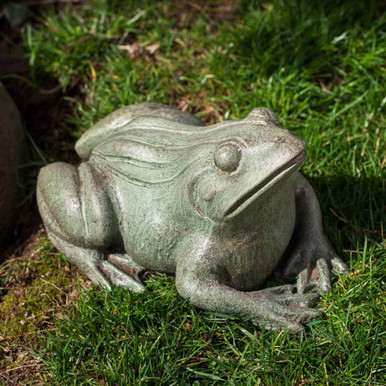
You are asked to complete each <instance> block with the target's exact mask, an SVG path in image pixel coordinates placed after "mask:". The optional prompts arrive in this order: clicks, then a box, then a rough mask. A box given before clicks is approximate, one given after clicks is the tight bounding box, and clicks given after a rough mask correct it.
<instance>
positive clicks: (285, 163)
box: [189, 108, 306, 221]
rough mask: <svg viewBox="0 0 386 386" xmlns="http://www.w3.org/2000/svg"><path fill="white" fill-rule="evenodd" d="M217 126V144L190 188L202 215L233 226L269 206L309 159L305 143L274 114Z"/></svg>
mask: <svg viewBox="0 0 386 386" xmlns="http://www.w3.org/2000/svg"><path fill="white" fill-rule="evenodd" d="M215 126H216V129H214V126H212V127H211V128H208V130H210V131H211V133H212V134H211V138H212V139H213V138H216V141H213V142H215V143H213V142H212V143H211V144H208V147H207V151H206V152H205V156H204V155H203V158H205V162H203V163H202V166H201V167H200V168H198V169H197V170H196V173H195V176H192V179H191V182H192V184H190V188H189V191H190V193H189V194H190V197H191V201H192V203H193V205H194V206H195V208H196V210H197V211H198V213H199V214H200V215H201V216H203V217H207V218H210V219H211V220H213V221H224V220H225V221H227V220H229V219H231V218H233V217H235V216H237V215H238V214H240V213H242V212H243V211H244V210H246V209H247V208H248V207H249V205H250V204H252V203H256V201H257V200H260V201H263V200H265V199H266V198H267V194H268V195H269V191H271V189H272V188H273V187H274V186H277V185H278V184H279V183H280V182H281V181H284V180H285V179H286V178H288V177H289V176H290V175H291V174H292V173H293V172H294V171H295V170H297V169H298V167H299V166H300V165H301V163H302V162H303V160H304V159H305V156H306V153H305V150H304V149H305V146H306V143H305V141H303V140H302V139H300V138H298V137H296V136H295V135H293V134H291V133H290V132H288V131H287V130H284V129H283V128H282V127H281V126H280V125H279V123H278V120H277V118H276V115H275V114H274V113H273V111H271V110H269V109H266V108H256V109H254V110H253V111H252V112H251V113H250V114H249V115H248V116H247V117H246V118H245V119H244V120H242V121H238V122H235V121H228V122H223V123H220V124H218V125H215ZM209 148H210V150H209ZM208 150H209V151H208ZM204 163H205V165H204Z"/></svg>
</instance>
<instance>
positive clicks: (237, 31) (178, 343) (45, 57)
mask: <svg viewBox="0 0 386 386" xmlns="http://www.w3.org/2000/svg"><path fill="white" fill-rule="evenodd" d="M203 3H204V2H203V1H197V2H179V3H178V2H173V1H164V2H160V1H149V0H147V1H128V2H124V1H94V2H90V3H88V2H87V4H89V5H86V2H84V4H82V3H78V2H74V4H73V5H65V6H61V7H60V8H55V9H54V8H52V9H51V8H47V12H45V13H44V14H43V15H42V16H40V17H39V19H38V22H36V20H35V21H34V22H33V23H29V24H28V23H27V24H25V25H24V26H23V28H22V38H23V47H24V53H25V55H26V57H27V58H28V76H26V77H24V78H23V79H21V80H19V81H21V82H24V83H26V84H28V85H29V87H32V88H33V89H34V90H38V91H40V92H42V93H43V94H44V93H46V95H47V92H48V93H49V92H51V93H53V94H54V95H55V101H56V102H55V106H54V107H52V106H51V105H50V104H49V103H48V104H47V106H48V107H47V115H55V120H54V122H55V125H51V126H50V127H46V128H45V130H44V131H43V130H42V129H41V128H39V127H38V125H37V124H36V120H35V121H34V120H33V119H30V120H28V119H27V120H26V129H27V132H28V134H29V135H28V137H29V145H30V148H31V154H32V160H31V161H30V162H29V163H28V164H27V165H25V166H24V168H23V171H22V172H23V175H24V187H25V191H26V193H25V194H26V197H27V198H28V199H27V198H26V199H25V200H24V201H23V202H22V203H21V208H25V209H23V210H25V211H30V212H31V205H29V206H28V207H27V206H26V205H25V202H28V200H31V199H32V200H33V197H32V196H33V192H34V183H35V180H36V175H37V171H38V169H39V167H41V166H43V165H44V164H46V163H49V162H53V161H57V160H65V161H70V162H73V163H74V164H75V163H76V162H77V159H76V156H75V153H74V151H73V150H72V149H73V144H74V143H75V141H76V139H77V138H79V136H80V135H81V134H82V133H83V132H84V131H85V130H87V128H88V127H90V126H91V125H92V124H93V123H95V122H96V121H97V120H98V119H100V118H102V117H104V116H105V115H106V114H108V113H110V112H112V111H114V110H115V109H117V108H119V107H122V106H125V105H128V104H132V103H138V102H145V101H152V102H160V103H165V104H169V105H172V106H175V107H178V108H179V109H182V110H186V111H189V112H192V113H194V114H196V115H197V116H198V117H200V118H202V119H203V120H204V121H205V122H206V123H207V124H212V123H215V122H219V121H222V120H226V119H242V118H244V117H245V116H246V115H247V114H248V112H250V111H251V110H252V108H254V107H257V106H266V107H270V108H272V109H273V110H274V111H275V112H276V113H277V115H278V117H279V120H280V122H281V123H282V125H283V126H284V127H285V128H287V129H288V130H290V131H291V132H293V133H294V134H296V135H298V136H300V137H302V138H304V139H305V140H306V141H307V142H308V147H307V152H308V157H307V159H306V161H305V162H304V164H303V166H302V169H301V171H302V173H303V174H304V175H305V176H306V177H307V178H308V179H309V181H310V182H311V183H312V185H313V187H314V188H315V190H316V192H317V195H318V197H319V199H320V203H321V206H322V211H323V222H324V226H325V230H326V233H327V235H328V237H329V239H330V241H331V243H332V245H333V246H334V248H335V249H336V251H337V253H338V254H339V256H340V257H341V258H342V259H343V260H344V261H345V262H346V263H347V264H348V265H349V267H350V273H349V274H347V275H342V276H339V277H335V279H334V284H333V287H332V290H331V291H330V292H329V293H328V294H327V295H325V296H322V297H321V300H320V303H319V305H318V308H320V309H321V310H323V312H324V314H325V316H324V317H323V318H320V319H318V320H316V321H314V322H311V323H309V324H308V325H307V328H306V332H305V333H303V334H300V335H291V334H289V333H288V332H286V331H281V332H271V331H264V330H260V329H259V328H258V327H256V326H254V325H252V324H251V323H250V322H248V321H243V320H241V319H240V318H237V317H233V318H232V317H229V316H226V315H219V314H214V313H208V312H205V311H202V310H198V309H196V308H195V307H193V306H191V305H189V303H188V302H187V301H185V300H184V299H182V298H181V297H180V296H179V295H178V293H177V291H176V289H175V285H174V278H173V277H170V276H166V275H163V274H158V273H154V274H152V275H150V276H149V278H148V279H147V285H148V288H149V291H148V292H147V293H145V294H132V293H130V292H128V291H126V290H123V289H121V288H115V289H114V290H113V291H112V292H110V293H108V292H105V291H102V290H99V289H97V288H94V287H92V286H91V288H90V285H89V282H88V281H87V280H86V279H85V278H84V277H83V276H82V275H81V274H79V273H78V272H77V270H76V269H75V268H74V267H71V266H69V264H68V262H67V261H66V259H65V257H64V256H62V255H60V254H59V253H58V252H57V251H56V250H55V249H54V248H53V247H52V246H51V245H50V243H49V241H48V240H47V238H46V236H45V233H44V231H43V230H39V231H38V232H37V233H35V234H34V236H32V238H31V239H32V240H33V241H30V242H29V243H30V245H29V244H28V243H27V244H28V245H29V247H28V248H27V250H28V253H27V254H24V255H23V256H22V257H20V258H15V257H13V256H10V257H9V259H8V260H7V261H6V262H5V264H3V265H2V266H0V287H1V288H0V291H1V292H0V296H1V297H0V336H1V337H2V338H0V384H1V382H3V384H11V382H15V384H16V383H17V382H20V383H27V384H28V383H30V382H31V383H39V382H42V383H53V384H61V385H67V384H77V385H78V384H79V385H82V384H95V385H100V384H108V385H126V384H151V385H158V384H170V385H184V384H193V385H201V384H203V385H206V384H220V383H225V384H229V385H240V384H245V385H255V384H262V385H278V384H280V385H281V384H295V385H297V384H316V385H319V384H326V385H335V384H337V385H353V384H356V385H364V384H371V385H380V384H385V382H386V381H385V378H386V377H385V373H386V366H385V364H386V351H385V345H386V343H385V342H386V339H385V335H386V328H385V327H386V323H385V319H386V310H385V304H386V297H385V272H386V267H385V262H386V259H385V257H386V252H385V247H386V242H385V238H384V208H385V197H386V191H385V190H386V188H385V167H386V161H385V148H384V145H385V104H386V97H385V92H384V90H385V88H384V84H385V51H386V43H385V16H384V14H383V13H382V8H381V5H379V4H378V2H376V1H366V2H365V1H363V2H362V1H350V2H348V1H339V0H335V1H319V2H311V1H306V0H298V1H294V0H290V1H280V0H275V1H267V2H263V3H260V2H258V1H243V2H237V1H226V2H220V1H217V2H213V1H211V2H207V4H206V5H205V6H203V5H202V4H203ZM90 4H92V5H91V6H90ZM0 80H1V79H0ZM48 87H49V89H47V88H48ZM48 95H49V94H48ZM53 110H54V112H53ZM29 122H33V124H32V123H29ZM23 205H24V206H23ZM31 213H32V212H31ZM33 215H34V216H37V215H36V212H33ZM47 283H48V284H47ZM21 347H24V349H21ZM23 355H24V356H23ZM26 357H28V358H30V359H29V360H30V361H31V362H26V360H25V358H26ZM28 363H31V368H32V367H33V366H35V367H33V369H34V371H31V373H30V376H29V378H28V377H27V378H26V377H24V378H23V377H22V375H20V378H17V377H16V375H15V376H14V374H20V373H23V372H24V374H28ZM12 369H14V371H13V370H12ZM12 377H13V378H12ZM8 382H9V383H8Z"/></svg>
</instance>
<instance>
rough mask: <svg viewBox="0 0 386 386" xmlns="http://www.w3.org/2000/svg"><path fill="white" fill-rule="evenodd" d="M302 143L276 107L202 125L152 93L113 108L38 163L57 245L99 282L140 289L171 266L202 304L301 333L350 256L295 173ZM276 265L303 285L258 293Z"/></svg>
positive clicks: (44, 210)
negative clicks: (72, 158)
mask: <svg viewBox="0 0 386 386" xmlns="http://www.w3.org/2000/svg"><path fill="white" fill-rule="evenodd" d="M305 145H306V144H305V142H304V141H303V140H302V139H300V138H298V137H296V136H294V135H292V134H291V133H289V132H288V131H287V130H284V129H283V128H282V127H281V126H280V125H279V123H278V120H277V117H276V115H275V114H274V113H273V112H272V111H271V110H269V109H266V108H256V109H254V110H253V111H252V112H251V113H250V114H249V115H248V116H247V117H246V118H245V119H244V120H241V121H226V122H222V123H218V124H216V125H213V126H208V127H205V126H204V123H203V122H202V121H201V120H199V119H198V118H196V117H194V116H192V115H190V114H187V113H183V112H181V111H178V110H176V109H173V108H170V107H168V106H164V105H160V104H156V103H144V104H139V105H132V106H128V107H125V108H122V109H120V110H117V111H116V112H114V113H112V114H110V115H108V116H107V117H106V118H104V119H103V120H101V121H100V122H98V123H97V124H96V125H94V126H93V127H91V128H90V129H89V130H88V131H87V132H86V133H85V134H84V135H83V136H82V137H81V138H80V139H79V141H78V142H77V143H76V145H75V149H76V151H77V153H78V154H79V156H80V157H81V159H82V161H83V162H82V163H81V164H80V165H79V166H78V167H77V168H76V167H74V166H71V165H68V164H65V163H60V162H59V163H54V164H51V165H48V166H46V167H44V168H43V169H42V170H41V171H40V174H39V180H38V187H37V197H38V205H39V209H40V213H41V215H42V218H43V221H44V224H45V226H46V228H47V232H48V235H49V237H50V239H51V241H52V242H53V244H54V245H55V246H56V247H57V248H58V249H59V250H60V251H61V252H63V253H64V254H65V255H66V256H67V257H68V258H69V260H70V261H71V262H73V263H75V264H76V265H77V266H78V267H79V268H80V269H82V270H83V271H84V272H85V273H86V274H87V275H88V276H89V277H90V278H91V279H92V280H93V281H94V282H96V283H98V284H99V285H101V286H103V287H106V288H111V285H120V286H125V287H127V288H129V289H131V290H133V291H143V290H144V289H145V287H144V284H143V282H142V279H143V273H144V272H145V271H146V270H155V271H162V272H171V273H175V274H176V286H177V289H178V291H179V293H180V294H181V295H182V296H183V297H185V298H189V299H190V301H191V302H192V303H193V304H195V305H196V306H198V307H200V308H203V309H206V310H211V311H218V312H222V313H227V314H238V315H241V316H243V317H246V318H250V319H251V320H252V321H253V322H254V323H256V324H259V325H261V326H265V327H267V328H274V329H276V328H285V327H287V328H288V329H289V330H291V331H294V332H297V331H300V330H302V329H303V324H304V323H306V322H308V321H310V320H313V319H315V318H316V317H318V316H319V315H320V311H318V310H315V309H313V308H312V307H313V306H314V305H315V304H316V302H317V300H318V294H317V293H318V292H326V291H328V289H329V288H330V282H331V279H330V271H331V269H335V270H336V271H338V272H341V273H342V272H346V271H347V267H346V265H345V264H344V263H343V262H342V261H341V260H340V259H339V258H338V257H337V255H336V254H335V252H334V251H333V249H332V248H331V247H330V245H329V243H328V241H327V239H326V237H325V235H324V233H323V228H322V221H321V214H320V208H319V203H318V200H317V198H316V196H315V193H314V191H313V190H312V188H311V186H310V185H309V183H308V182H307V181H306V180H305V178H304V177H302V176H301V175H300V173H299V172H298V168H299V166H300V165H301V163H302V162H303V160H304V158H305V155H306V153H305V151H304V149H305ZM275 272H280V274H281V275H282V277H284V278H285V279H291V278H294V277H298V279H297V283H296V285H283V286H278V287H274V288H268V289H264V290H258V289H259V287H261V285H262V284H263V283H264V282H265V280H266V279H267V277H268V276H269V275H270V274H272V273H275Z"/></svg>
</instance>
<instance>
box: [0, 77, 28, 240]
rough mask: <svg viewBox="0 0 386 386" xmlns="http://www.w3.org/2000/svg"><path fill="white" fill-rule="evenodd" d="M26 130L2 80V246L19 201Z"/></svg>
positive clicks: (0, 210)
mask: <svg viewBox="0 0 386 386" xmlns="http://www.w3.org/2000/svg"><path fill="white" fill-rule="evenodd" d="M24 145H25V143H24V133H23V126H22V123H21V118H20V114H19V111H18V110H17V107H16V105H15V104H14V102H13V100H12V98H11V97H10V96H9V94H8V93H7V91H6V89H5V87H4V86H3V85H2V84H1V83H0V246H2V245H4V244H5V242H6V238H7V235H8V234H9V232H10V230H11V229H12V224H13V222H14V219H15V214H16V210H15V206H16V204H17V201H18V166H19V165H20V162H21V161H22V158H23V150H24Z"/></svg>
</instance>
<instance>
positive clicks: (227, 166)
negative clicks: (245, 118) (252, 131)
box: [214, 143, 241, 173]
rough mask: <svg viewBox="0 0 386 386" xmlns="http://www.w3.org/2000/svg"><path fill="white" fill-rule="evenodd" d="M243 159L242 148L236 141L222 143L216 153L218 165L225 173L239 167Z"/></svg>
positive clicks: (215, 159)
mask: <svg viewBox="0 0 386 386" xmlns="http://www.w3.org/2000/svg"><path fill="white" fill-rule="evenodd" d="M240 159H241V149H240V147H239V146H238V145H236V144H235V143H226V144H224V145H221V146H219V147H218V149H217V150H216V153H215V154H214V162H215V164H216V166H217V167H218V168H219V169H220V170H221V171H222V172H225V173H231V172H233V171H235V170H236V169H237V167H238V166H239V163H240Z"/></svg>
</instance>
